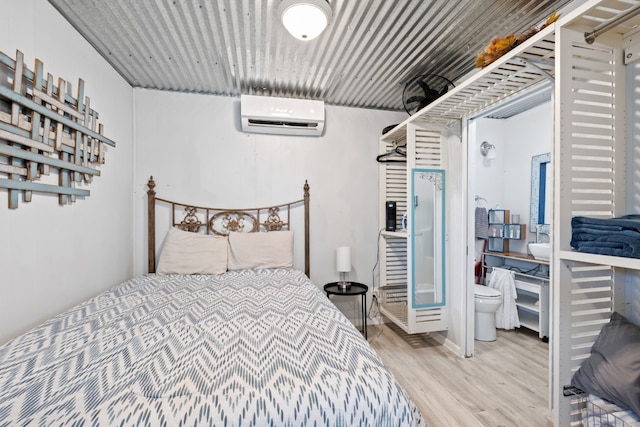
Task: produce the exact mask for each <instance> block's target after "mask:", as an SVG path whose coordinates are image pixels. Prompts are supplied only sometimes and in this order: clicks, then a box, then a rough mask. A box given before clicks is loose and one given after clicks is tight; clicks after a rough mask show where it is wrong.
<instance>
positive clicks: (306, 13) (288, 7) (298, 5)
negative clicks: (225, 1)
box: [278, 0, 331, 40]
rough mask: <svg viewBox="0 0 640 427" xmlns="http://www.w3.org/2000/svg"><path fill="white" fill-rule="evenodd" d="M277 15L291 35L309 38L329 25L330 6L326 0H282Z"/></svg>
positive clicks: (304, 38) (315, 35)
mask: <svg viewBox="0 0 640 427" xmlns="http://www.w3.org/2000/svg"><path fill="white" fill-rule="evenodd" d="M278 16H279V17H280V20H281V21H282V25H284V27H285V28H286V29H287V31H289V32H290V33H291V35H292V36H293V37H295V38H297V39H299V40H311V39H314V38H316V37H318V36H319V35H320V34H321V33H322V32H323V31H324V29H325V28H327V25H329V20H330V19H331V6H329V3H327V1H326V0H283V1H282V3H280V6H278Z"/></svg>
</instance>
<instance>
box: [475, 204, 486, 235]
mask: <svg viewBox="0 0 640 427" xmlns="http://www.w3.org/2000/svg"><path fill="white" fill-rule="evenodd" d="M487 238H489V215H488V214H487V210H486V209H485V208H481V207H476V239H487Z"/></svg>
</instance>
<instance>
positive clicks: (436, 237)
mask: <svg viewBox="0 0 640 427" xmlns="http://www.w3.org/2000/svg"><path fill="white" fill-rule="evenodd" d="M444 172H445V171H444V170H441V169H413V170H412V174H411V175H412V179H411V196H412V197H411V200H412V202H413V203H412V204H411V205H412V206H411V207H410V209H411V256H412V263H411V266H412V267H411V292H412V294H413V295H412V297H413V298H412V307H413V308H423V307H434V306H442V305H444V304H445V286H444V284H445V275H444V271H445V270H444V266H445V264H444V230H445V216H444V208H445V205H444V201H445V198H444V196H445V194H444V193H445V182H444V176H445V175H444Z"/></svg>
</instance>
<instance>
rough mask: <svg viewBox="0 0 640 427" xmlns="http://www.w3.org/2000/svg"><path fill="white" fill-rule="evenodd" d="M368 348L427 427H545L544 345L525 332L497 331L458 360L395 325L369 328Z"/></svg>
mask: <svg viewBox="0 0 640 427" xmlns="http://www.w3.org/2000/svg"><path fill="white" fill-rule="evenodd" d="M368 334H369V342H370V344H371V346H372V347H373V348H374V349H375V350H376V351H377V352H378V354H379V355H380V357H381V358H382V360H383V361H384V363H385V364H386V365H387V366H388V367H389V369H390V370H391V371H392V372H393V374H394V376H395V377H396V379H397V380H398V382H399V383H400V384H402V386H403V387H404V388H405V390H406V391H407V393H409V395H410V396H411V398H412V399H413V401H414V402H415V403H416V405H417V406H418V408H419V409H420V412H421V413H422V415H423V417H424V418H425V420H426V421H427V424H428V426H429V427H454V426H455V427H457V426H464V427H480V426H492V427H528V426H531V427H547V426H552V425H553V423H552V422H551V412H550V410H549V405H548V393H549V391H548V384H549V379H548V372H549V370H548V364H549V362H548V357H549V356H548V351H549V347H548V344H546V343H543V342H542V341H541V340H540V339H539V338H537V334H535V333H533V332H530V331H528V330H527V329H525V328H520V329H516V330H515V331H502V330H498V339H497V341H494V342H480V341H476V342H475V343H476V344H475V350H476V355H475V356H474V357H471V358H461V357H459V356H457V355H456V354H453V353H452V352H451V351H449V350H448V349H447V348H445V347H444V346H442V345H440V344H438V343H437V342H436V341H435V340H434V339H433V338H431V337H430V336H429V335H427V334H420V335H408V334H406V333H405V332H404V331H402V330H401V329H400V328H398V327H396V326H395V325H390V324H384V325H373V326H370V327H369V328H368Z"/></svg>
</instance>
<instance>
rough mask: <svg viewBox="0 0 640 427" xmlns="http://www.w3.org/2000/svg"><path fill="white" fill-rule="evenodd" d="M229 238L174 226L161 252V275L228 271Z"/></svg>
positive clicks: (159, 269) (159, 268)
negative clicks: (183, 229) (193, 231)
mask: <svg viewBox="0 0 640 427" xmlns="http://www.w3.org/2000/svg"><path fill="white" fill-rule="evenodd" d="M227 246H228V244H227V238H226V237H218V236H212V235H204V234H198V233H191V232H188V231H182V230H180V229H178V228H172V229H171V230H169V232H168V233H167V236H166V237H165V239H164V244H163V245H162V252H161V253H160V261H159V262H158V268H157V269H156V273H158V274H222V273H224V272H226V271H227Z"/></svg>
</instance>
